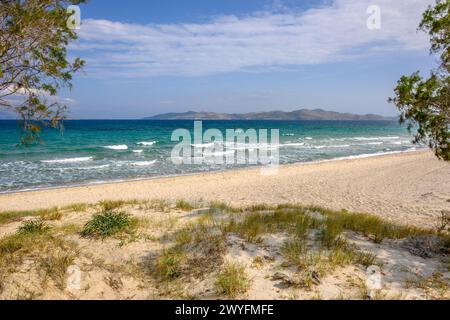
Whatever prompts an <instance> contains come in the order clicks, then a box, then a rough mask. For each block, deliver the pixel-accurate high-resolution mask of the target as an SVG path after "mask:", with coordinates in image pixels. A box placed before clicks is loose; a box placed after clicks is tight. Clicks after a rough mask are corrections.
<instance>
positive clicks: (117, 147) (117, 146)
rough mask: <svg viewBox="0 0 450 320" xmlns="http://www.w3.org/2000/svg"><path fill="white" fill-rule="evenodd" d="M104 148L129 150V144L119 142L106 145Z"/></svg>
mask: <svg viewBox="0 0 450 320" xmlns="http://www.w3.org/2000/svg"><path fill="white" fill-rule="evenodd" d="M103 148H105V149H111V150H128V146H127V145H125V144H119V145H116V146H104V147H103Z"/></svg>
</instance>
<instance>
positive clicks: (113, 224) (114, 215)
mask: <svg viewBox="0 0 450 320" xmlns="http://www.w3.org/2000/svg"><path fill="white" fill-rule="evenodd" d="M134 222H135V220H134V219H132V218H131V217H130V216H129V215H128V214H126V213H124V212H113V211H107V212H103V213H101V214H96V215H95V216H94V217H93V218H92V220H90V221H89V222H88V223H86V224H85V226H84V228H83V230H82V231H81V236H83V237H86V238H89V237H103V238H104V237H109V236H113V235H115V234H117V233H121V232H124V231H126V230H127V229H129V228H130V227H132V226H133V225H134Z"/></svg>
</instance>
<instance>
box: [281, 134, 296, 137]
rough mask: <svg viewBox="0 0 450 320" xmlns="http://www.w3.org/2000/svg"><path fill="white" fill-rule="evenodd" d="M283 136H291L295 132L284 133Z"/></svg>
mask: <svg viewBox="0 0 450 320" xmlns="http://www.w3.org/2000/svg"><path fill="white" fill-rule="evenodd" d="M283 136H285V137H293V136H295V134H293V133H284V134H283Z"/></svg>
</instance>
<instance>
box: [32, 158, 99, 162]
mask: <svg viewBox="0 0 450 320" xmlns="http://www.w3.org/2000/svg"><path fill="white" fill-rule="evenodd" d="M92 160H94V158H93V157H79V158H66V159H53V160H41V162H42V163H73V162H85V161H92Z"/></svg>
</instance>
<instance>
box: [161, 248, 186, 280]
mask: <svg viewBox="0 0 450 320" xmlns="http://www.w3.org/2000/svg"><path fill="white" fill-rule="evenodd" d="M181 248H182V247H180V246H177V247H175V248H171V249H167V250H164V251H163V253H162V254H161V255H160V256H159V257H158V259H157V261H156V271H157V273H158V275H159V276H160V277H161V278H162V279H165V280H172V279H175V278H177V277H179V276H180V274H181V265H182V262H183V261H184V259H185V255H184V253H183V251H182V250H181Z"/></svg>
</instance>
